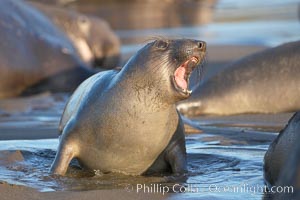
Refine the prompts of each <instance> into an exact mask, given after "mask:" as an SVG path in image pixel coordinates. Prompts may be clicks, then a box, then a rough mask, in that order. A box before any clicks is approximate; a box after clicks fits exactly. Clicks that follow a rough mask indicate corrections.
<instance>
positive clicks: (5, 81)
mask: <svg viewBox="0 0 300 200" xmlns="http://www.w3.org/2000/svg"><path fill="white" fill-rule="evenodd" d="M0 38H1V42H0V98H8V97H13V96H18V95H20V94H24V93H26V94H30V93H38V92H43V91H57V92H64V91H72V90H74V89H75V88H76V87H77V86H78V85H79V84H80V83H81V82H82V81H83V80H85V79H86V78H88V77H89V76H91V75H92V74H94V73H93V72H92V71H91V70H90V69H88V68H87V67H86V65H85V64H84V63H83V62H82V61H81V60H80V58H79V56H78V54H77V53H76V50H75V48H74V47H73V45H72V43H71V42H70V41H69V39H68V38H67V37H66V36H65V35H64V34H63V33H62V32H61V31H60V30H58V28H56V26H55V25H54V24H53V23H52V22H51V21H50V20H49V19H48V18H47V17H45V16H44V15H43V14H42V13H40V12H39V11H38V10H36V9H34V8H33V7H31V6H30V5H28V4H27V3H25V2H24V1H21V0H1V1H0Z"/></svg>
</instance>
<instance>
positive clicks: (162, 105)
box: [50, 39, 206, 175]
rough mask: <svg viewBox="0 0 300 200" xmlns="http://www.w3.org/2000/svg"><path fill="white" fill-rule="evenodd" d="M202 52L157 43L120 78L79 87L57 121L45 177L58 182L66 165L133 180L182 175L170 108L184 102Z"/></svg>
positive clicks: (180, 146) (176, 124)
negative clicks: (48, 175) (56, 142)
mask: <svg viewBox="0 0 300 200" xmlns="http://www.w3.org/2000/svg"><path fill="white" fill-rule="evenodd" d="M205 51H206V44H205V43H204V42H202V41H196V40H187V39H183V40H156V41H154V42H151V43H149V44H147V45H146V46H145V47H143V48H142V49H141V50H140V51H138V52H137V53H136V54H135V55H134V56H133V57H132V58H131V59H130V60H129V61H128V62H127V64H126V65H125V66H124V67H123V68H122V70H121V71H119V72H117V71H113V70H110V71H106V72H101V73H98V74H96V75H94V76H92V77H90V78H89V79H87V80H86V81H84V82H83V83H82V84H81V85H80V86H79V87H78V88H77V90H76V91H75V92H74V94H73V95H72V97H71V98H70V100H69V102H68V104H67V106H66V108H65V111H64V113H63V116H62V119H61V122H60V130H61V132H62V135H61V138H60V144H59V147H58V151H57V155H56V157H55V160H54V162H53V164H52V166H51V170H50V171H51V172H52V173H54V174H60V175H64V174H65V173H66V171H67V168H68V165H69V163H70V161H71V159H72V158H77V159H78V161H79V163H80V165H81V166H82V167H83V168H86V169H93V170H101V171H102V172H120V173H124V174H132V175H140V174H149V173H161V172H172V173H174V174H182V173H184V172H185V171H186V149H185V138H184V128H183V123H182V121H181V118H180V115H179V114H178V112H177V110H176V106H175V103H176V102H178V101H179V100H183V99H186V98H188V97H189V96H190V94H191V91H190V90H189V85H188V81H189V76H190V74H191V72H192V71H193V69H194V68H196V67H197V66H200V64H201V63H202V61H203V59H204V56H205Z"/></svg>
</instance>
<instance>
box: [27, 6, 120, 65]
mask: <svg viewBox="0 0 300 200" xmlns="http://www.w3.org/2000/svg"><path fill="white" fill-rule="evenodd" d="M31 4H32V5H33V6H34V7H36V8H37V9H38V10H40V11H42V12H43V13H44V14H45V15H46V16H47V17H49V19H50V20H51V21H52V22H53V23H54V24H55V25H56V26H58V27H59V28H60V30H62V31H63V32H64V33H66V35H67V36H68V38H69V39H70V40H71V41H72V43H73V44H74V46H75V48H76V50H77V52H78V54H79V56H80V57H81V59H82V60H83V61H84V62H85V63H86V64H87V65H89V66H98V67H101V68H105V69H109V68H115V67H117V65H118V64H119V60H120V40H119V38H118V36H117V35H116V34H115V33H114V32H113V31H112V30H111V28H110V27H109V25H108V23H107V22H105V21H104V20H102V19H100V18H97V17H92V16H87V15H83V14H80V13H78V12H75V11H72V10H68V9H63V8H59V7H55V6H50V5H45V4H42V3H37V2H32V3H31Z"/></svg>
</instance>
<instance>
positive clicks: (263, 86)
mask: <svg viewBox="0 0 300 200" xmlns="http://www.w3.org/2000/svg"><path fill="white" fill-rule="evenodd" d="M299 55H300V41H297V42H290V43H286V44H283V45H280V46H277V47H275V48H269V49H267V50H264V51H262V52H258V53H255V54H252V55H250V56H246V57H244V58H242V59H240V60H237V61H235V62H233V63H232V64H231V65H230V66H227V67H226V68H225V69H224V70H223V71H221V72H219V73H217V74H215V75H213V76H212V77H210V78H209V79H206V80H205V81H204V82H203V83H202V84H201V85H199V87H198V88H197V89H196V90H195V91H194V92H193V94H192V96H191V98H189V99H188V100H185V101H182V102H179V103H178V106H177V108H178V110H179V111H180V112H181V113H182V114H184V115H185V116H188V117H192V116H197V115H209V114H211V115H233V114H242V113H279V112H290V111H297V110H299V108H300V96H299V94H300V87H299V85H300V79H299V74H300V66H299V62H300V58H299ZM274 99H276V100H274Z"/></svg>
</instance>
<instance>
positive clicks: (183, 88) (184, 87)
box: [173, 56, 200, 96]
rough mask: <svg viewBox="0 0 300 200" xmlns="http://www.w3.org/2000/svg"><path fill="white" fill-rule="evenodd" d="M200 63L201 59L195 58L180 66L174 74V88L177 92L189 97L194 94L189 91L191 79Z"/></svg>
mask: <svg viewBox="0 0 300 200" xmlns="http://www.w3.org/2000/svg"><path fill="white" fill-rule="evenodd" d="M199 62H200V61H199V58H198V57H196V56H193V57H191V58H190V59H188V60H187V61H185V62H184V63H183V64H182V65H180V66H179V67H178V68H177V69H176V71H175V72H174V80H173V82H174V86H175V88H176V90H177V91H179V92H180V93H183V94H184V95H185V96H189V95H190V94H191V93H192V91H191V90H189V78H190V75H191V73H192V71H193V70H194V69H195V67H196V66H197V65H198V64H199Z"/></svg>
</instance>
